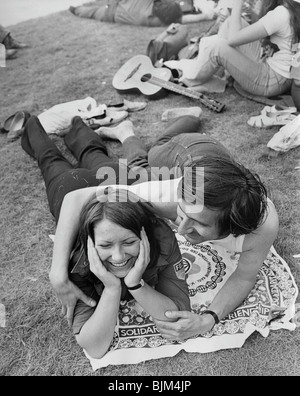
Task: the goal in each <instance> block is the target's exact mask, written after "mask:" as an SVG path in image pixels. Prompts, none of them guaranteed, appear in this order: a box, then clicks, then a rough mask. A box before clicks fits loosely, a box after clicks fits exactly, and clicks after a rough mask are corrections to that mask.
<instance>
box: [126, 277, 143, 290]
mask: <svg viewBox="0 0 300 396" xmlns="http://www.w3.org/2000/svg"><path fill="white" fill-rule="evenodd" d="M144 284H145V282H144V280H143V279H141V280H140V282H139V283H138V284H137V285H136V286H132V287H128V286H127V289H128V290H138V289H140V288H141V287H143V286H144Z"/></svg>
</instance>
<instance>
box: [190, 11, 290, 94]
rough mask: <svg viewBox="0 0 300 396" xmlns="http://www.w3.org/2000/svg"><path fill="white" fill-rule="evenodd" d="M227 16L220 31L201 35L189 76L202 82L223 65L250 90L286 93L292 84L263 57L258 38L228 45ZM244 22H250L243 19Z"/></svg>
mask: <svg viewBox="0 0 300 396" xmlns="http://www.w3.org/2000/svg"><path fill="white" fill-rule="evenodd" d="M230 19H231V18H228V19H227V20H226V21H225V22H224V23H223V24H222V26H221V28H220V30H219V33H218V35H214V36H210V37H205V38H203V39H201V42H200V45H199V54H198V57H197V58H196V59H191V60H190V66H189V73H188V76H186V77H187V78H189V79H195V80H197V81H199V83H200V84H204V83H205V82H207V81H208V80H209V79H210V78H211V77H212V76H213V75H214V74H215V73H216V71H217V70H218V69H219V68H220V67H224V68H225V70H226V71H227V72H228V73H229V74H230V75H231V76H232V77H233V78H234V80H235V81H236V82H237V83H238V84H239V85H240V86H241V87H242V88H244V90H246V91H247V92H249V93H251V94H254V95H259V96H265V97H271V96H277V95H280V94H283V93H285V92H286V91H287V90H288V89H289V88H290V87H291V84H292V80H290V79H286V78H285V77H283V76H281V75H280V74H278V73H276V72H275V71H274V70H272V69H271V68H270V66H269V65H268V64H267V63H266V62H262V61H261V60H260V56H261V43H260V41H255V42H252V43H249V44H245V45H241V46H239V47H236V48H233V47H231V46H230V45H228V42H227V40H226V38H227V37H228V31H229V23H230ZM243 24H244V26H247V25H248V23H247V22H246V21H244V20H243Z"/></svg>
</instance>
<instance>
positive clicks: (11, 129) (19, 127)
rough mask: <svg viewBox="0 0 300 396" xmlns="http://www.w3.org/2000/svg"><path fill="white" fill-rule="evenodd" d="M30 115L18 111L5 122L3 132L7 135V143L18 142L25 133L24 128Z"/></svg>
mask: <svg viewBox="0 0 300 396" xmlns="http://www.w3.org/2000/svg"><path fill="white" fill-rule="evenodd" d="M29 118H30V114H29V113H28V112H26V111H18V112H17V113H15V114H13V115H12V116H10V117H8V119H7V120H6V121H5V122H4V126H3V128H2V131H4V132H5V133H7V141H9V142H13V141H15V140H17V139H18V138H19V137H20V136H21V135H22V133H23V131H24V127H25V124H26V122H27V121H28V119H29Z"/></svg>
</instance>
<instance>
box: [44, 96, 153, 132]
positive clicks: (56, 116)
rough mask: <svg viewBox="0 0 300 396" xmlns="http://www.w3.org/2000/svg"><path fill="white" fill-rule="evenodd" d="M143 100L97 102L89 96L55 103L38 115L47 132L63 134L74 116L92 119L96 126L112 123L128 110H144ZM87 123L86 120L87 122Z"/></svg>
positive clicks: (124, 115)
mask: <svg viewBox="0 0 300 396" xmlns="http://www.w3.org/2000/svg"><path fill="white" fill-rule="evenodd" d="M146 106H147V103H145V102H131V101H129V100H126V99H124V100H123V101H122V102H120V103H116V104H108V105H106V104H99V105H98V104H97V102H96V100H95V99H94V98H92V97H90V96H88V97H87V98H85V99H79V100H73V101H71V102H66V103H60V104H57V105H55V106H53V107H51V108H49V109H47V110H45V111H44V112H43V113H41V114H40V115H39V116H38V119H39V120H40V122H41V124H42V126H43V128H44V129H45V131H46V133H48V134H56V135H60V136H64V135H65V134H66V133H68V131H69V130H70V127H71V123H72V119H73V118H74V117H76V116H79V117H81V118H82V119H83V120H92V123H91V124H92V125H94V124H96V127H97V128H99V127H100V126H105V125H113V124H115V123H117V122H120V121H122V120H123V119H124V118H126V117H127V116H128V112H135V111H140V110H144V109H145V108H146ZM87 123H88V122H87Z"/></svg>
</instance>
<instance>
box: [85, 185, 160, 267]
mask: <svg viewBox="0 0 300 396" xmlns="http://www.w3.org/2000/svg"><path fill="white" fill-rule="evenodd" d="M103 219H107V220H110V221H111V222H112V223H115V224H118V225H119V226H121V227H123V228H125V229H127V230H130V231H132V232H133V233H134V234H135V235H136V236H137V237H138V238H140V237H141V230H142V228H143V227H144V229H145V232H146V234H147V237H148V240H149V243H150V264H149V266H152V265H154V264H155V262H156V261H157V258H158V256H159V254H160V248H159V243H158V241H157V240H156V238H155V235H154V233H153V229H154V225H155V223H156V222H157V221H158V217H157V216H156V215H155V214H154V211H153V209H152V206H151V205H150V204H149V203H148V202H142V201H141V200H140V199H139V197H137V196H136V195H134V194H132V193H129V192H128V191H126V190H121V189H117V190H112V189H106V191H105V193H104V194H102V195H100V196H97V197H95V196H93V197H92V198H90V199H89V200H88V201H87V203H86V204H85V205H84V207H83V208H82V211H81V214H80V229H79V235H78V240H77V241H78V242H77V243H79V244H80V246H81V250H83V251H84V253H85V255H86V257H87V240H88V236H89V237H91V238H92V240H93V241H94V238H95V235H94V229H95V226H96V225H97V223H99V222H100V221H101V220H103Z"/></svg>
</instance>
